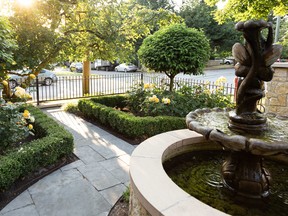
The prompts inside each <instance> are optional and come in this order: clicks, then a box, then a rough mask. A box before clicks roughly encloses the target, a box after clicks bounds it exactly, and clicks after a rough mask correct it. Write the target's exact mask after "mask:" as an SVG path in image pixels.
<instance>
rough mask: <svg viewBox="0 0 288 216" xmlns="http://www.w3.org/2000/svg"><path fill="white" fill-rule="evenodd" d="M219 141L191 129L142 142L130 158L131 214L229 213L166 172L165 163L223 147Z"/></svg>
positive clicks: (216, 215) (217, 215)
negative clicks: (211, 203)
mask: <svg viewBox="0 0 288 216" xmlns="http://www.w3.org/2000/svg"><path fill="white" fill-rule="evenodd" d="M220 149H222V146H221V145H219V144H218V143H214V142H209V141H207V140H206V139H205V138H204V137H203V136H202V135H200V134H198V133H196V132H193V131H191V130H188V129H183V130H176V131H170V132H166V133H162V134H159V135H156V136H153V137H151V138H149V139H147V140H145V141H144V142H142V143H141V144H140V145H139V146H138V147H137V148H136V149H135V150H134V152H133V154H132V155H131V160H130V208H129V215H133V216H138V215H139V216H140V215H141V216H144V215H167V216H170V215H171V216H175V215H179V214H181V216H185V215H187V216H188V215H191V212H193V215H199V216H203V215H207V216H208V215H209V216H210V215H213V216H224V215H227V214H225V213H223V212H221V211H219V210H217V209H214V208H212V207H210V206H208V205H207V204H205V203H203V202H201V201H199V200H198V199H196V198H194V197H192V196H191V195H189V194H188V193H186V192H185V191H183V190H182V189H181V188H179V187H178V186H177V185H176V184H175V183H174V182H173V181H172V180H171V179H170V178H169V176H168V175H167V174H166V172H165V170H164V168H163V165H162V164H163V162H165V161H166V160H168V159H170V158H172V157H175V156H177V155H180V154H182V153H185V152H190V151H193V150H220Z"/></svg>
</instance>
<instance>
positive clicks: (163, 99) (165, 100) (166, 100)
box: [162, 98, 171, 104]
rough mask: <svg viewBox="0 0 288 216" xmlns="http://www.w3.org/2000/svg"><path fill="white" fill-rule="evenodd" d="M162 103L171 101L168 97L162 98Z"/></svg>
mask: <svg viewBox="0 0 288 216" xmlns="http://www.w3.org/2000/svg"><path fill="white" fill-rule="evenodd" d="M162 103H164V104H170V103H171V101H170V99H169V98H162Z"/></svg>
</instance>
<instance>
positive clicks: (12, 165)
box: [0, 106, 74, 191]
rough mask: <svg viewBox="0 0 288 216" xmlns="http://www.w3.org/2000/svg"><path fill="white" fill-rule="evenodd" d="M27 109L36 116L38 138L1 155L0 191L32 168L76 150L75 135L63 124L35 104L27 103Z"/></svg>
mask: <svg viewBox="0 0 288 216" xmlns="http://www.w3.org/2000/svg"><path fill="white" fill-rule="evenodd" d="M26 109H28V110H29V111H30V113H31V114H32V115H33V116H34V117H35V124H34V130H35V134H36V135H37V139H35V140H33V141H31V142H27V143H25V144H22V145H21V146H19V148H17V149H13V150H10V151H9V152H8V153H7V154H5V155H1V156H0V191H4V190H5V189H7V188H9V187H10V186H11V185H12V184H13V183H14V182H15V181H16V180H17V179H19V178H21V177H23V176H26V175H28V174H29V173H30V172H33V171H36V170H38V169H39V168H41V167H45V166H47V165H51V164H53V163H55V162H56V161H58V160H59V159H60V158H62V157H63V156H68V155H71V154H72V152H73V148H74V141H73V136H72V135H71V134H70V133H69V132H67V131H66V130H65V129H64V127H62V126H60V125H59V124H58V123H57V122H56V121H54V120H53V119H52V118H50V117H48V116H47V115H46V114H44V113H43V112H42V111H41V110H40V109H38V108H36V107H33V106H27V107H26Z"/></svg>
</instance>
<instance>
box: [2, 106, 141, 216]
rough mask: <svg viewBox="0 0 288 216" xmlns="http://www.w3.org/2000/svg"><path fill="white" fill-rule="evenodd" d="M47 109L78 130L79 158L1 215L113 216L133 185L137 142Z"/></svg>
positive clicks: (68, 125)
mask: <svg viewBox="0 0 288 216" xmlns="http://www.w3.org/2000/svg"><path fill="white" fill-rule="evenodd" d="M43 111H44V112H46V113H47V114H48V115H50V116H52V117H53V118H54V119H55V120H57V121H58V122H59V124H62V125H63V126H64V127H65V129H66V130H68V131H69V132H71V133H72V135H73V137H74V143H75V147H74V154H75V155H77V157H78V158H79V160H78V161H75V162H73V163H71V164H68V165H66V166H64V167H62V168H60V169H59V170H56V171H55V172H53V173H51V174H50V175H48V176H46V177H44V178H43V179H41V180H39V181H38V182H37V183H35V184H34V185H32V186H31V187H29V188H28V189H27V190H25V191H24V192H23V193H22V194H20V195H19V196H18V197H16V198H15V199H14V200H12V201H11V202H10V203H9V204H8V205H7V206H5V207H4V208H3V209H2V210H1V212H0V216H27V215H29V216H66V215H67V216H68V215H69V216H90V215H91V216H107V215H108V214H109V211H110V209H111V208H112V206H113V205H114V204H115V203H116V201H117V200H118V199H119V198H120V196H121V195H122V194H123V192H124V191H125V190H126V188H127V187H128V186H129V162H130V155H131V153H132V152H133V150H134V149H135V147H136V146H133V145H130V144H129V143H127V142H125V141H123V140H121V139H119V138H117V137H115V136H113V135H111V134H109V133H108V132H106V131H104V130H103V129H101V128H99V127H97V126H95V125H93V124H91V123H89V122H86V121H85V120H83V119H82V118H79V117H77V116H75V115H73V114H69V113H66V112H64V111H62V110H61V109H59V108H49V109H46V110H43Z"/></svg>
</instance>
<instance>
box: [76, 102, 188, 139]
mask: <svg viewBox="0 0 288 216" xmlns="http://www.w3.org/2000/svg"><path fill="white" fill-rule="evenodd" d="M94 101H95V99H93V100H92V99H82V100H80V101H79V103H78V107H79V110H80V111H81V112H82V113H83V115H85V116H86V117H88V118H90V119H94V120H96V121H99V122H100V123H102V124H105V125H107V126H110V127H111V128H113V129H114V130H116V131H118V132H119V133H121V134H123V135H125V136H127V137H130V138H133V139H135V138H140V139H143V138H147V137H151V136H154V135H156V134H159V133H163V132H166V131H171V130H176V129H182V128H186V125H185V119H184V118H181V117H172V116H156V117H151V116H147V117H139V116H134V115H132V114H131V113H125V112H122V111H119V110H116V109H113V108H112V107H107V106H105V105H103V104H100V103H96V102H94ZM96 101H97V100H96ZM110 105H111V103H110ZM113 107H114V106H113Z"/></svg>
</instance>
